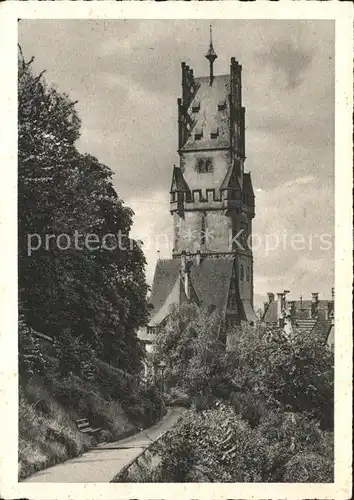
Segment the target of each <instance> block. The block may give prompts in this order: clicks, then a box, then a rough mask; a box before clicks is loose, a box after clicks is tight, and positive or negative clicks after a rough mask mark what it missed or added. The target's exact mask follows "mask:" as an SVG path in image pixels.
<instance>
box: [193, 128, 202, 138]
mask: <svg viewBox="0 0 354 500" xmlns="http://www.w3.org/2000/svg"><path fill="white" fill-rule="evenodd" d="M202 137H203V129H202V127H196V128H195V132H194V138H195V139H196V140H199V139H201V138H202Z"/></svg>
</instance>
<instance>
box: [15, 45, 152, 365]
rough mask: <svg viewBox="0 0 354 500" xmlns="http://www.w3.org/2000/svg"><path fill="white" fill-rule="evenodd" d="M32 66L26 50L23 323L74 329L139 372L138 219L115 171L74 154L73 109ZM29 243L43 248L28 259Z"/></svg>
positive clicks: (22, 90)
mask: <svg viewBox="0 0 354 500" xmlns="http://www.w3.org/2000/svg"><path fill="white" fill-rule="evenodd" d="M31 62H32V61H29V62H26V61H25V60H24V58H23V55H22V53H21V50H20V53H19V85H18V98H19V99H18V100H19V106H18V122H19V135H18V149H19V152H18V171H19V199H18V213H19V225H18V236H19V295H20V298H21V301H22V303H23V307H24V314H25V317H26V320H27V321H28V323H29V324H31V325H32V326H34V327H35V328H37V329H38V330H42V331H46V332H48V333H49V334H51V335H53V336H55V337H58V336H60V335H61V334H62V332H63V331H65V330H67V329H70V332H71V335H72V337H77V338H81V339H82V340H83V342H84V343H87V344H89V345H90V346H91V347H92V348H93V349H94V350H95V351H96V353H97V354H98V355H99V356H100V357H102V358H103V359H105V360H106V361H108V362H110V363H113V364H115V365H116V366H120V367H121V368H122V369H124V370H126V371H130V372H136V371H139V370H140V363H141V358H142V355H143V352H142V349H141V346H140V343H139V341H138V339H137V335H136V331H137V329H138V328H139V327H140V326H141V325H142V324H144V323H145V321H146V318H147V305H146V292H147V284H146V281H145V258H144V255H143V253H142V251H141V249H140V248H139V246H138V245H137V244H136V242H134V241H133V242H131V241H130V240H129V233H130V229H131V225H132V220H133V212H132V210H131V209H130V208H128V207H125V206H124V204H123V202H122V201H121V200H120V199H119V197H118V195H117V193H116V192H115V190H114V187H113V182H112V171H111V170H110V169H109V168H108V167H107V166H106V165H103V164H102V163H100V162H99V161H98V160H97V159H96V158H94V157H93V156H90V155H87V154H81V153H79V151H78V150H77V149H76V147H75V141H76V140H77V139H78V137H79V135H80V119H79V117H78V115H77V113H76V110H75V104H76V103H75V102H73V101H72V100H71V99H70V98H69V97H68V96H67V95H66V94H62V93H60V92H59V91H58V90H57V89H55V88H54V87H51V86H49V85H47V84H46V82H45V80H44V77H43V74H40V75H35V74H34V73H33V71H32V66H31ZM117 234H122V235H123V244H124V243H125V244H126V245H125V247H124V248H122V247H121V248H120V247H119V245H118V243H119V242H118V241H117V236H114V235H117ZM29 235H34V236H32V242H33V244H34V245H33V246H35V245H36V244H37V243H39V242H40V239H41V245H40V248H38V249H37V250H35V251H32V252H29V251H28V240H29V238H31V236H29ZM35 235H38V236H35ZM107 235H108V236H107ZM109 235H110V236H109ZM60 238H61V240H60ZM87 238H90V240H87ZM58 241H59V244H60V245H61V248H59V247H58ZM87 241H90V243H91V245H90V246H89V245H88V244H87ZM92 241H94V243H95V244H92ZM85 242H86V244H85ZM97 242H98V244H97ZM104 242H105V243H106V245H104V244H103V243H104ZM112 243H116V246H115V248H114V249H111V248H112ZM127 243H129V244H127ZM108 247H109V248H108ZM63 248H67V249H66V250H65V249H63Z"/></svg>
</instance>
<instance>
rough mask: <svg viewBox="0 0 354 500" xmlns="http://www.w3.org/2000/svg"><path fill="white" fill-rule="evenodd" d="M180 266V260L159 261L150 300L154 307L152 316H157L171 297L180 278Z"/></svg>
mask: <svg viewBox="0 0 354 500" xmlns="http://www.w3.org/2000/svg"><path fill="white" fill-rule="evenodd" d="M180 266H181V262H180V260H179V259H165V260H163V259H161V260H158V261H157V263H156V268H155V274H154V280H153V284H152V291H151V297H150V300H149V302H150V303H151V304H152V306H153V307H154V309H153V311H152V316H153V315H154V314H156V312H157V311H158V310H159V309H160V308H161V307H162V305H163V304H164V302H165V301H166V298H167V297H168V296H169V295H170V293H171V291H172V289H173V287H174V285H175V283H176V279H177V277H178V276H179V269H180Z"/></svg>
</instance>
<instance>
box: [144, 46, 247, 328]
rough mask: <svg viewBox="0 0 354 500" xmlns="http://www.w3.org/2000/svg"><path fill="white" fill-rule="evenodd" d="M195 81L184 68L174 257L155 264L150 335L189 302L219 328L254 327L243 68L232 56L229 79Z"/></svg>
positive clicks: (173, 200)
mask: <svg viewBox="0 0 354 500" xmlns="http://www.w3.org/2000/svg"><path fill="white" fill-rule="evenodd" d="M205 57H206V59H207V61H208V63H209V75H208V76H202V77H196V76H194V72H193V70H192V69H191V68H190V67H189V66H188V65H186V63H184V62H182V65H181V66H182V68H181V69H182V97H181V98H179V99H178V153H179V165H174V167H173V170H172V182H171V187H170V213H171V216H172V220H173V228H174V242H173V251H172V258H171V259H167V260H158V262H157V265H156V270H155V276H154V281H153V286H152V293H151V298H150V302H151V305H152V314H151V320H150V323H149V326H148V333H147V335H149V332H150V333H153V331H154V329H156V328H158V327H159V326H160V325H162V324H163V323H164V321H165V320H166V318H167V317H168V314H169V308H170V306H171V305H172V304H176V303H177V304H180V303H181V302H183V301H186V300H189V301H193V302H195V303H196V304H198V305H199V306H201V307H204V308H206V309H207V310H214V309H218V310H219V311H220V313H221V314H222V317H223V325H222V326H223V329H228V328H230V327H232V326H234V325H238V324H240V323H241V321H248V322H250V323H253V322H255V321H256V319H257V318H256V315H255V313H254V310H253V255H252V249H251V245H250V240H251V235H252V220H253V218H254V216H255V196H254V191H253V187H252V180H251V175H250V173H248V172H246V171H245V160H246V151H245V149H246V140H245V107H244V106H243V103H242V66H241V65H240V64H239V63H238V62H237V61H236V60H235V58H231V61H230V70H229V73H228V74H224V75H214V62H215V59H216V58H217V55H216V53H215V51H214V48H213V43H212V39H211V37H210V45H209V50H208V51H207V54H206V56H205Z"/></svg>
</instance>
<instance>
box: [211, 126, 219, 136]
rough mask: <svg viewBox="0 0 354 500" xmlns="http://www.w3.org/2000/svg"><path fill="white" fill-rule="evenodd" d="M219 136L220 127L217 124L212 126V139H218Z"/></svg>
mask: <svg viewBox="0 0 354 500" xmlns="http://www.w3.org/2000/svg"><path fill="white" fill-rule="evenodd" d="M218 136H219V129H218V127H216V126H214V127H212V129H211V131H210V137H211V138H212V139H216V138H217V137H218Z"/></svg>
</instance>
